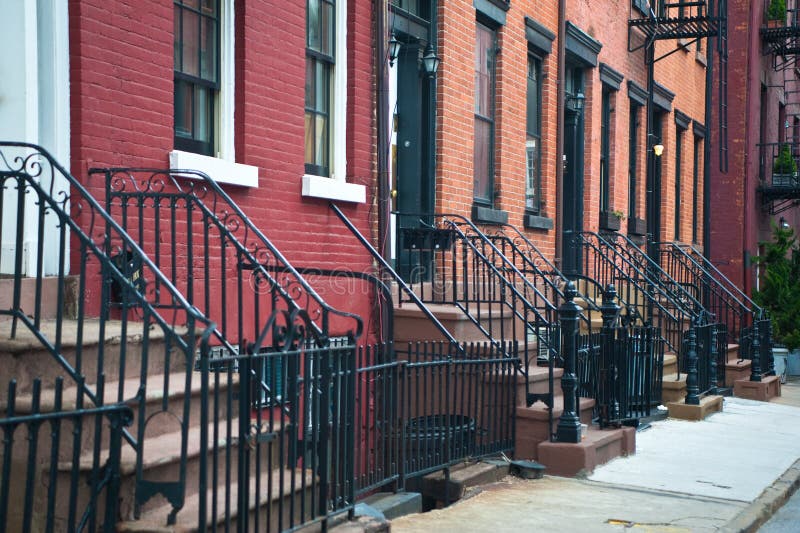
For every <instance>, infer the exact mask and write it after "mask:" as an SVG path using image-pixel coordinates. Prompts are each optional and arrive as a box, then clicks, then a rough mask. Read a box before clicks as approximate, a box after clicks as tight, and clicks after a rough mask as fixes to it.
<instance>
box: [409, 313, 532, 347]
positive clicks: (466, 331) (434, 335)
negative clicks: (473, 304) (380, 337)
mask: <svg viewBox="0 0 800 533" xmlns="http://www.w3.org/2000/svg"><path fill="white" fill-rule="evenodd" d="M427 307H428V310H429V311H431V313H433V315H434V316H435V317H436V318H437V319H438V320H439V322H440V323H441V324H442V326H443V327H444V328H445V329H446V330H447V331H448V332H449V333H450V335H452V336H453V338H455V339H456V340H457V341H458V342H487V341H488V340H489V339H488V337H487V335H486V334H485V333H483V332H482V331H481V330H480V329H479V328H478V327H477V326H476V325H475V324H474V323H473V322H472V320H471V319H470V318H469V317H468V316H467V315H466V313H464V312H463V311H462V310H461V309H459V308H457V307H455V306H453V305H438V304H430V305H427ZM471 313H473V314H474V315H475V316H476V317H477V319H478V321H479V322H480V323H481V325H482V327H484V329H486V330H487V331H488V332H489V333H491V334H492V335H494V337H495V338H496V339H497V340H500V339H499V332H500V331H501V330H502V331H503V332H504V333H505V335H506V337H507V338H505V339H504V340H505V341H506V342H509V341H512V340H519V341H525V340H526V328H525V327H524V325H523V324H520V323H519V321H518V320H517V319H516V318H515V317H514V316H513V313H511V311H510V310H509V309H507V308H505V309H493V308H491V307H489V306H483V307H481V308H480V309H478V308H474V309H472V310H471ZM439 340H445V336H444V335H443V334H442V333H441V332H440V331H439V330H438V329H437V328H436V326H434V324H433V322H431V320H430V319H429V318H428V317H427V316H426V315H425V313H423V312H422V310H420V309H419V308H418V307H416V306H415V305H414V304H409V303H405V304H403V306H402V307H398V306H395V308H394V341H395V343H397V344H401V343H406V342H417V341H439Z"/></svg>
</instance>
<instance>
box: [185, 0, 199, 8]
mask: <svg viewBox="0 0 800 533" xmlns="http://www.w3.org/2000/svg"><path fill="white" fill-rule="evenodd" d="M181 3H182V4H183V5H185V6H189V7H194V8H196V7H198V5H199V2H198V0H182V2H181Z"/></svg>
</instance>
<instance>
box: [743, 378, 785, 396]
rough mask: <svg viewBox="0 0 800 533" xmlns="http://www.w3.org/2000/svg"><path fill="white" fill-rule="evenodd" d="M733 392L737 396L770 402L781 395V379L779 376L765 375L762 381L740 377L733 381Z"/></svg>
mask: <svg viewBox="0 0 800 533" xmlns="http://www.w3.org/2000/svg"><path fill="white" fill-rule="evenodd" d="M733 394H734V396H736V397H737V398H747V399H748V400H756V401H759V402H768V401H770V400H771V399H772V398H776V397H778V396H780V395H781V380H780V378H778V376H764V377H762V378H761V381H750V380H749V379H739V380H736V381H735V382H734V383H733Z"/></svg>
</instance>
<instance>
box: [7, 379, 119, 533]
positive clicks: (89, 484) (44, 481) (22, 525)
mask: <svg viewBox="0 0 800 533" xmlns="http://www.w3.org/2000/svg"><path fill="white" fill-rule="evenodd" d="M79 385H83V383H79ZM96 387H97V391H98V393H100V394H102V393H103V380H102V379H101V380H100V381H99V382H98V383H97V384H96ZM49 390H50V391H52V395H49V394H47V393H45V394H43V393H42V382H41V381H40V380H38V379H36V380H34V381H33V383H32V390H31V392H32V394H31V396H30V397H29V398H27V397H25V395H24V394H22V395H18V391H17V382H16V381H13V380H12V381H11V382H9V384H8V388H7V391H8V395H7V398H6V401H5V404H4V405H3V407H2V417H0V431H2V434H3V445H2V448H0V468H2V471H1V473H0V531H2V532H6V531H46V532H52V531H104V532H111V531H116V526H117V521H118V514H117V513H118V506H119V501H118V500H119V491H120V457H121V454H120V451H121V448H122V437H123V433H122V432H123V430H124V428H125V427H126V426H129V425H130V424H131V423H132V422H133V411H132V410H131V408H130V407H128V406H126V405H124V404H110V405H104V406H100V407H92V406H89V405H87V406H85V407H84V400H85V396H84V393H83V390H82V387H79V388H77V389H72V392H74V393H75V396H74V397H72V396H69V397H65V389H64V380H63V379H62V378H58V379H56V381H55V387H54V388H53V389H49ZM21 400H22V401H24V402H25V403H27V402H28V401H29V402H30V403H29V405H25V406H22V405H20V404H19V402H20V401H21ZM20 411H24V412H20ZM92 449H93V450H94V453H92V454H91V460H89V461H87V460H85V459H84V457H85V452H86V451H87V450H92ZM101 450H104V452H101ZM105 450H107V452H106V451H105Z"/></svg>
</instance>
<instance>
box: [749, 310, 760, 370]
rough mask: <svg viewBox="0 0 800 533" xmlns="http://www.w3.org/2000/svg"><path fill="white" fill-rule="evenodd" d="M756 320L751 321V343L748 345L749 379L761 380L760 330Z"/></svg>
mask: <svg viewBox="0 0 800 533" xmlns="http://www.w3.org/2000/svg"><path fill="white" fill-rule="evenodd" d="M758 326H759V323H758V322H753V333H752V335H753V343H752V344H751V345H750V381H761V339H759V337H760V335H761V332H760V331H758V329H759V328H758Z"/></svg>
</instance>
